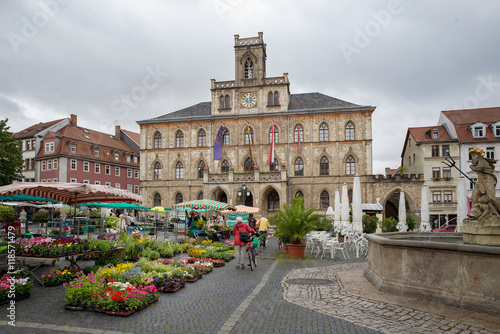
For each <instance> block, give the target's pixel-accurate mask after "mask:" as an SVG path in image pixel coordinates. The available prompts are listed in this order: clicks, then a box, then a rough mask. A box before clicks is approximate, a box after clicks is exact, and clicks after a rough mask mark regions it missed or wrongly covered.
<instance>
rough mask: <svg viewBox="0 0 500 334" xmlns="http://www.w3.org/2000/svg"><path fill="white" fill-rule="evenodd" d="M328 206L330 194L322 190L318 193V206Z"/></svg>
mask: <svg viewBox="0 0 500 334" xmlns="http://www.w3.org/2000/svg"><path fill="white" fill-rule="evenodd" d="M329 206H330V194H328V191H326V190H323V191H322V192H321V195H319V207H320V208H321V209H327V208H328V207H329Z"/></svg>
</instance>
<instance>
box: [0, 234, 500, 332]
mask: <svg viewBox="0 0 500 334" xmlns="http://www.w3.org/2000/svg"><path fill="white" fill-rule="evenodd" d="M259 253H260V254H259V255H258V260H259V261H258V267H257V268H256V270H255V271H250V269H248V268H246V269H244V270H238V269H235V268H234V267H235V263H234V261H232V262H229V263H227V264H226V266H224V267H222V268H214V270H213V271H212V272H211V273H209V274H208V275H206V276H205V277H204V278H203V279H201V280H198V281H197V282H195V283H188V284H187V285H186V287H185V288H183V289H181V290H179V291H178V292H176V293H173V294H161V296H160V300H159V301H158V302H157V303H155V304H153V305H151V306H149V307H147V308H146V309H144V310H143V311H140V312H137V313H134V314H132V315H131V316H129V317H116V316H110V315H106V314H100V313H93V312H88V311H85V312H71V311H67V310H65V309H64V308H63V306H64V304H65V303H64V301H63V299H64V287H63V286H57V287H41V286H38V285H35V286H34V287H33V289H32V295H31V297H30V298H28V299H25V300H22V301H18V302H17V303H16V324H17V327H12V326H7V321H5V320H6V319H7V318H6V315H7V311H6V308H5V307H4V306H0V333H23V334H27V333H33V334H45V333H55V334H58V333H95V334H122V333H155V334H158V333H219V334H233V333H379V332H382V333H403V332H405V333H416V332H419V333H422V332H425V331H427V333H431V332H432V333H464V334H465V333H469V332H467V331H470V333H484V334H489V333H500V332H498V331H497V332H495V331H493V330H491V329H487V328H484V327H481V326H477V325H469V324H466V323H463V322H460V321H454V320H449V319H447V318H444V317H440V316H435V315H433V314H427V313H425V312H419V311H415V310H411V309H408V308H401V307H398V306H395V305H391V304H387V303H383V302H377V301H372V300H369V299H366V300H363V299H362V298H359V297H353V296H349V295H347V294H346V293H345V291H343V290H342V287H341V285H339V284H333V285H323V286H308V285H296V284H288V283H286V279H288V278H302V277H313V278H320V277H321V278H325V277H326V278H330V279H334V280H338V277H337V274H336V273H337V272H339V271H346V270H351V269H357V268H360V266H363V265H364V262H365V260H364V259H351V260H348V261H347V262H346V261H343V260H339V259H336V260H330V259H315V258H313V257H311V256H310V255H309V256H308V258H306V259H304V260H296V259H288V258H287V257H286V256H284V255H282V252H280V251H279V250H278V249H277V247H276V242H275V240H273V239H271V240H270V242H269V243H268V247H267V248H266V249H262V250H261V251H260V252H259ZM352 255H353V254H352ZM352 257H353V256H352ZM91 264H92V262H89V263H88V264H87V265H91ZM64 265H65V263H64V262H63V263H58V264H57V266H64ZM83 265H85V263H84V262H83ZM83 265H82V266H83ZM51 269H54V267H50V266H43V267H41V268H39V269H38V273H42V272H46V271H49V270H51ZM476 330H477V331H476Z"/></svg>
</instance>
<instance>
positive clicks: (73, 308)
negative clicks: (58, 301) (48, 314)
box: [64, 304, 86, 311]
mask: <svg viewBox="0 0 500 334" xmlns="http://www.w3.org/2000/svg"><path fill="white" fill-rule="evenodd" d="M64 308H65V309H66V310H69V311H85V309H86V307H85V305H83V304H77V305H72V304H66V305H64Z"/></svg>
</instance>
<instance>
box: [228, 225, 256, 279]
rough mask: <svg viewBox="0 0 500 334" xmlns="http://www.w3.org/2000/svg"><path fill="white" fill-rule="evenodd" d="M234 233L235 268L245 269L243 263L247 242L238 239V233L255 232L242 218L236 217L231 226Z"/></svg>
mask: <svg viewBox="0 0 500 334" xmlns="http://www.w3.org/2000/svg"><path fill="white" fill-rule="evenodd" d="M233 233H234V250H235V251H236V263H237V265H236V269H245V265H244V264H243V263H244V261H245V252H246V250H247V243H246V242H243V241H241V240H240V233H248V234H249V235H250V233H253V234H255V230H254V229H252V228H251V227H250V226H248V225H247V224H244V223H243V218H241V217H236V225H234V226H233Z"/></svg>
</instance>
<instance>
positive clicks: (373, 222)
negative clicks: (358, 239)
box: [362, 215, 378, 233]
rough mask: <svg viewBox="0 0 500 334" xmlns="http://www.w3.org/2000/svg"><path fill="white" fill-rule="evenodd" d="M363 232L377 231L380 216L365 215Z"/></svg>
mask: <svg viewBox="0 0 500 334" xmlns="http://www.w3.org/2000/svg"><path fill="white" fill-rule="evenodd" d="M362 220H363V232H364V233H375V232H376V231H377V225H378V217H377V216H370V215H363V219H362Z"/></svg>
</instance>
